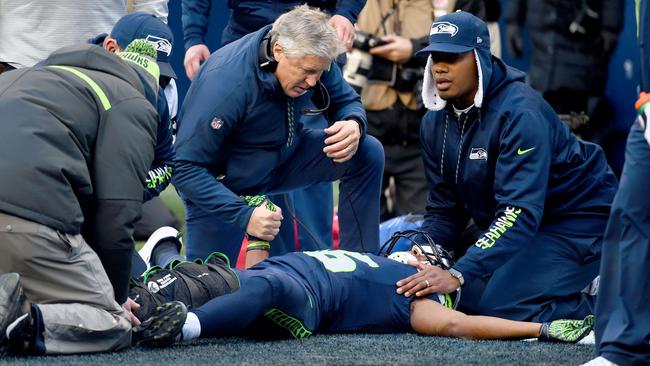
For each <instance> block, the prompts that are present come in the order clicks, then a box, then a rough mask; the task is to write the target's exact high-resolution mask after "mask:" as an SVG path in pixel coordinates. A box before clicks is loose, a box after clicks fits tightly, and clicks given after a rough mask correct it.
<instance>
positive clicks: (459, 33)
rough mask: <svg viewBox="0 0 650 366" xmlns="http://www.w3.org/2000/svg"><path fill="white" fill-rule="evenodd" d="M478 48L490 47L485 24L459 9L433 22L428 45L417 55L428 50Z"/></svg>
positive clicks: (445, 50)
mask: <svg viewBox="0 0 650 366" xmlns="http://www.w3.org/2000/svg"><path fill="white" fill-rule="evenodd" d="M480 48H483V49H486V50H489V49H490V35H489V33H488V29H487V24H485V22H484V21H482V20H481V19H479V18H477V17H476V16H474V15H472V14H470V13H468V12H464V11H460V10H459V11H456V12H454V13H449V14H446V15H443V16H441V17H439V18H438V19H436V20H435V21H434V22H433V24H432V25H431V30H430V31H429V45H428V46H427V47H425V48H423V49H422V50H420V51H418V52H417V55H422V54H427V53H430V52H448V53H462V52H467V51H471V50H474V49H480Z"/></svg>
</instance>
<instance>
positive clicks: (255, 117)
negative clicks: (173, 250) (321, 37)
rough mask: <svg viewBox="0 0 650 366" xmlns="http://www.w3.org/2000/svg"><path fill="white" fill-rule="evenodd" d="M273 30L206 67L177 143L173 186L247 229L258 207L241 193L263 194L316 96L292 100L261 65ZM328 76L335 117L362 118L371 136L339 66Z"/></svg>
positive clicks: (222, 52) (224, 51) (223, 52)
mask: <svg viewBox="0 0 650 366" xmlns="http://www.w3.org/2000/svg"><path fill="white" fill-rule="evenodd" d="M269 29H270V26H267V27H264V28H262V29H260V30H259V31H257V32H255V33H251V34H249V35H247V36H245V37H243V38H242V39H240V40H238V41H236V42H233V43H231V44H229V45H227V46H224V47H223V48H221V49H219V50H218V51H217V52H215V53H213V54H212V56H210V58H209V59H208V60H207V61H206V63H205V64H204V65H203V66H202V67H201V69H200V70H199V72H198V74H197V76H196V78H195V79H194V81H193V82H192V86H191V87H190V89H189V90H188V92H187V96H186V98H185V103H184V105H183V108H182V110H181V113H180V115H179V122H178V126H179V128H178V135H177V138H176V145H175V147H176V159H175V160H174V162H175V166H176V170H175V173H174V177H173V184H174V186H175V187H176V188H178V190H179V191H180V192H181V194H182V196H183V198H184V199H189V200H190V201H192V203H194V204H196V205H197V206H199V207H200V208H201V209H203V210H204V211H206V212H212V213H215V214H217V215H218V216H219V217H220V218H221V219H222V220H224V221H226V222H228V223H232V224H236V225H238V226H239V227H241V228H242V229H244V230H245V229H246V225H247V224H248V220H249V218H250V215H251V214H252V211H253V208H252V207H249V206H248V205H247V204H246V202H244V201H243V200H242V199H241V198H240V197H239V196H238V195H241V194H252V193H258V189H260V188H262V187H264V186H265V185H267V184H268V183H269V182H270V181H271V179H272V178H271V174H272V172H273V170H274V169H275V168H276V167H278V166H279V165H280V164H282V163H284V162H286V161H288V160H289V158H290V157H291V155H292V153H293V151H294V150H295V147H296V145H297V144H298V143H299V140H300V135H301V131H302V125H301V124H300V123H299V119H300V116H301V110H302V109H303V108H305V107H306V106H307V103H309V100H310V98H311V95H312V93H313V91H309V92H307V93H305V94H304V95H302V96H300V97H298V98H289V97H287V96H286V95H285V94H284V91H283V90H282V88H281V86H280V84H279V83H278V81H277V79H276V78H275V75H274V74H273V73H272V72H268V71H262V70H261V69H260V65H259V64H260V60H259V45H260V42H261V40H262V37H263V36H264V35H265V34H266V32H267V31H268V30H269ZM320 80H321V82H322V83H323V85H324V86H325V87H326V88H327V90H328V92H329V95H330V99H331V101H330V107H329V110H328V115H329V116H331V120H332V121H339V120H346V119H356V120H357V121H358V122H359V124H360V127H361V130H362V134H364V133H365V128H366V115H365V111H364V109H363V106H362V105H361V100H360V98H359V96H358V95H357V94H356V93H355V92H354V90H353V89H352V88H351V87H350V86H349V85H348V84H347V83H346V82H345V81H344V80H343V76H342V74H341V70H340V68H339V67H337V66H336V65H332V67H331V68H330V69H329V71H326V72H324V73H323V75H322V76H321V79H320ZM290 103H293V111H294V120H295V121H296V124H295V128H294V130H293V131H289V128H288V122H287V120H288V110H289V108H290V107H291V105H290ZM290 132H291V136H292V138H291V140H292V143H289V140H290V139H289V134H290ZM224 177H225V178H224ZM221 178H224V179H223V180H222V179H221ZM224 183H225V184H224ZM226 185H228V186H226ZM233 187H246V188H247V189H246V190H236V189H234V188H233ZM233 190H234V191H235V192H233Z"/></svg>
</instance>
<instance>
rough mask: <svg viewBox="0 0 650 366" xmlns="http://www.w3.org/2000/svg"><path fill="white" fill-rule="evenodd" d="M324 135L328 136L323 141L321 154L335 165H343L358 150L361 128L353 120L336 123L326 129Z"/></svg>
mask: <svg viewBox="0 0 650 366" xmlns="http://www.w3.org/2000/svg"><path fill="white" fill-rule="evenodd" d="M324 131H325V133H326V134H328V135H330V136H329V137H328V138H326V139H325V144H326V145H327V146H325V147H324V148H323V152H324V153H325V154H326V155H327V157H328V158H332V160H334V162H335V163H344V162H346V161H348V160H350V159H352V157H353V156H354V154H355V153H356V152H357V149H358V148H359V140H360V139H361V128H360V127H359V123H357V121H355V120H351V119H349V120H347V121H337V122H334V124H333V125H331V126H329V127H328V128H326V129H325V130H324Z"/></svg>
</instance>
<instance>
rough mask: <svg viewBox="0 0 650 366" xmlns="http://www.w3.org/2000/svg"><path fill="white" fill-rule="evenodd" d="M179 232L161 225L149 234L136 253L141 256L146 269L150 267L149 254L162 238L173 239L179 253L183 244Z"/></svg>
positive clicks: (150, 254)
mask: <svg viewBox="0 0 650 366" xmlns="http://www.w3.org/2000/svg"><path fill="white" fill-rule="evenodd" d="M180 236H181V235H180V233H179V232H178V230H176V229H174V228H173V227H171V226H163V227H161V228H158V229H157V230H156V231H154V232H153V234H151V236H150V237H149V239H147V241H146V242H145V243H144V245H143V246H142V248H141V249H140V250H138V254H139V255H140V257H141V258H142V260H143V261H144V262H145V263H146V264H147V269H149V268H151V259H152V258H151V256H152V254H153V251H154V249H156V246H157V245H158V244H159V243H160V242H161V241H163V240H169V239H171V240H174V241H175V243H176V245H177V246H178V252H179V253H180V251H181V247H182V246H183V243H182V242H181V239H180Z"/></svg>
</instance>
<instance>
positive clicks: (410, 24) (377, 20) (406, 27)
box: [344, 0, 434, 221]
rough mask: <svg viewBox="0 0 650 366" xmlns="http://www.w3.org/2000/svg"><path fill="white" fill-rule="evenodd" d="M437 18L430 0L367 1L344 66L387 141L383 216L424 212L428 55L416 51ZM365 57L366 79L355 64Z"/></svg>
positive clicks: (371, 125)
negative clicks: (423, 89) (423, 143)
mask: <svg viewBox="0 0 650 366" xmlns="http://www.w3.org/2000/svg"><path fill="white" fill-rule="evenodd" d="M433 18H434V8H433V5H432V2H431V1H430V0H411V1H406V0H398V1H393V0H378V1H371V2H368V4H367V5H366V6H365V7H364V8H363V10H362V11H361V13H360V14H359V22H358V29H359V30H360V31H361V32H362V33H359V37H357V41H355V43H354V47H355V48H354V49H353V50H352V52H351V53H349V55H348V63H347V64H346V66H345V67H344V70H345V72H344V75H346V77H347V79H348V81H349V82H350V83H351V84H356V85H355V86H356V87H357V90H358V91H359V92H360V94H361V100H362V101H363V105H364V107H365V109H366V115H367V117H368V133H370V134H371V135H373V136H375V137H376V138H377V139H378V140H379V141H380V142H381V143H382V145H384V153H385V155H386V163H385V166H384V176H383V179H382V195H381V220H382V221H384V220H388V219H390V218H392V217H395V216H398V215H403V214H407V213H410V212H424V206H425V203H426V195H427V182H426V179H425V177H424V164H423V163H422V149H421V148H420V120H421V119H422V116H423V115H424V111H425V109H424V106H423V105H422V102H421V101H419V100H418V99H420V98H419V96H420V90H421V87H422V77H423V75H424V74H423V72H424V65H425V64H426V58H425V57H415V52H417V51H419V50H420V49H422V48H424V47H425V46H426V45H427V41H428V38H427V36H428V35H429V28H430V26H431V23H432V22H433ZM373 46H374V47H373ZM365 62H369V63H370V64H371V65H372V66H371V67H370V73H369V74H368V75H367V76H368V77H367V78H366V77H362V76H360V75H361V74H359V73H362V72H363V70H364V69H363V68H358V67H357V65H362V64H364V63H365ZM366 80H367V83H366V82H365V81H366ZM391 179H392V180H393V183H394V184H390V182H391ZM387 188H388V190H389V192H390V193H388V194H386V189H387ZM389 197H390V199H389ZM388 202H390V203H391V204H389V203H388Z"/></svg>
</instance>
